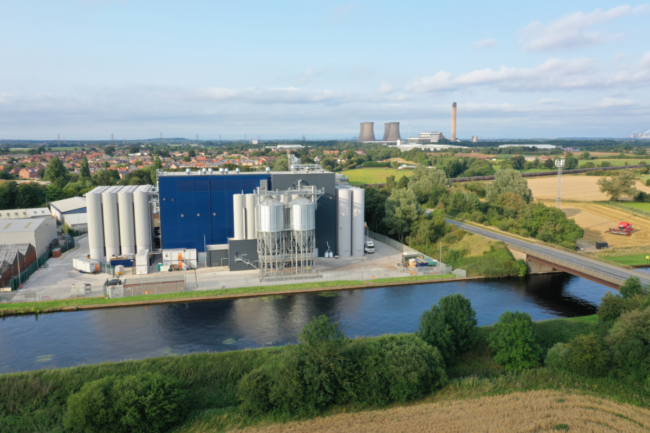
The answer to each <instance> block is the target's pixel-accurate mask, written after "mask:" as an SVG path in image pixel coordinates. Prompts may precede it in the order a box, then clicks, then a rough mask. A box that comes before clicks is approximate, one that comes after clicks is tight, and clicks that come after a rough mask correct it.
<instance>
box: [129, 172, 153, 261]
mask: <svg viewBox="0 0 650 433" xmlns="http://www.w3.org/2000/svg"><path fill="white" fill-rule="evenodd" d="M150 189H151V186H150V185H142V186H139V187H138V188H137V189H136V190H135V191H134V192H133V211H134V215H133V216H134V220H135V244H136V249H137V251H136V252H138V253H142V252H145V251H151V249H152V248H151V215H150V212H149V190H150Z"/></svg>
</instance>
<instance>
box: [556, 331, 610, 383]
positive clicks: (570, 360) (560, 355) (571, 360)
mask: <svg viewBox="0 0 650 433" xmlns="http://www.w3.org/2000/svg"><path fill="white" fill-rule="evenodd" d="M609 362H610V355H609V352H608V351H607V349H606V348H605V346H604V345H603V343H602V341H601V340H600V338H599V337H598V336H597V335H595V334H589V335H580V336H578V337H576V338H574V339H573V340H571V341H570V342H569V343H567V344H563V343H558V344H556V345H555V346H553V347H552V348H551V349H549V351H548V354H547V356H546V361H545V364H546V365H547V366H548V367H550V368H553V369H556V370H566V371H570V372H572V373H576V374H582V375H586V376H603V375H605V374H606V373H607V370H608V367H609Z"/></svg>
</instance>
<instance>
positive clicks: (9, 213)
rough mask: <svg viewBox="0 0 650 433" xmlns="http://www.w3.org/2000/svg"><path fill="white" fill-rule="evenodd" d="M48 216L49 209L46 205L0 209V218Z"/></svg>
mask: <svg viewBox="0 0 650 433" xmlns="http://www.w3.org/2000/svg"><path fill="white" fill-rule="evenodd" d="M49 216H50V211H49V210H48V209H47V208H46V207H37V208H32V209H10V210H0V220H13V219H18V218H47V217H49Z"/></svg>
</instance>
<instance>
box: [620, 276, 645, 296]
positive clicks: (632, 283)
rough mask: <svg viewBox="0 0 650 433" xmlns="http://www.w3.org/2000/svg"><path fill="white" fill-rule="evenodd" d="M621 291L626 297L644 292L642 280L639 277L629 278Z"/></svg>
mask: <svg viewBox="0 0 650 433" xmlns="http://www.w3.org/2000/svg"><path fill="white" fill-rule="evenodd" d="M619 292H620V293H621V295H623V297H624V298H631V297H632V296H635V295H641V294H643V289H642V288H641V280H639V279H638V278H637V277H630V278H628V279H627V280H626V281H625V283H623V285H622V286H621V287H620V288H619Z"/></svg>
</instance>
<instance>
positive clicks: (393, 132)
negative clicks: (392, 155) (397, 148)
mask: <svg viewBox="0 0 650 433" xmlns="http://www.w3.org/2000/svg"><path fill="white" fill-rule="evenodd" d="M401 139H402V137H401V135H400V132H399V122H388V123H384V139H383V141H397V140H401Z"/></svg>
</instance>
